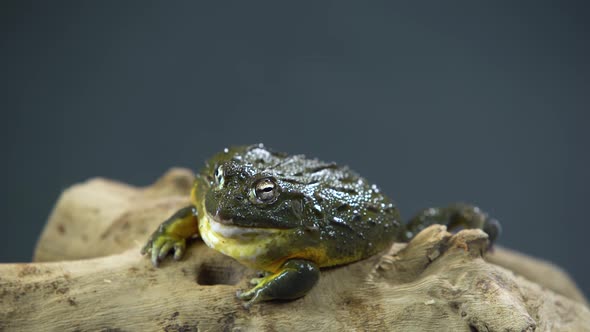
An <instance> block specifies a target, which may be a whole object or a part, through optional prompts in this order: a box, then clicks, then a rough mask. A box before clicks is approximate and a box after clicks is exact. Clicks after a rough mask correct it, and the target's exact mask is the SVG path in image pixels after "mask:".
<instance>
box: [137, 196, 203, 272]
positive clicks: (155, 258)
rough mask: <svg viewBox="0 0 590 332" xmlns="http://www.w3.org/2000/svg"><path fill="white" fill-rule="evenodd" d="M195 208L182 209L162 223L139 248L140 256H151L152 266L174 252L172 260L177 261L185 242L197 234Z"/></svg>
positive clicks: (182, 252) (182, 251)
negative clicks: (170, 252)
mask: <svg viewBox="0 0 590 332" xmlns="http://www.w3.org/2000/svg"><path fill="white" fill-rule="evenodd" d="M198 226H199V224H198V221H197V208H195V207H194V206H192V205H190V206H187V207H184V208H182V209H180V210H178V211H176V213H174V214H173V215H172V216H171V217H170V218H168V219H167V220H166V221H164V222H163V223H162V224H161V225H160V226H159V227H158V229H156V231H155V232H154V233H153V234H152V235H151V236H150V238H149V239H148V241H147V243H146V244H145V245H144V246H143V248H141V254H142V255H145V254H148V256H151V260H152V264H153V265H154V266H158V262H159V261H161V260H162V259H164V257H166V255H167V254H168V252H169V251H170V250H172V249H173V250H174V259H175V260H178V259H180V258H181V257H182V255H183V254H184V250H185V248H186V240H187V239H188V238H191V237H193V236H194V235H197V234H199V227H198Z"/></svg>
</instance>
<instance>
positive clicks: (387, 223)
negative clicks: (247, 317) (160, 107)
mask: <svg viewBox="0 0 590 332" xmlns="http://www.w3.org/2000/svg"><path fill="white" fill-rule="evenodd" d="M435 223H438V224H445V225H447V226H448V227H449V228H456V227H465V228H480V229H483V230H484V231H485V232H486V233H487V234H488V235H489V238H490V243H493V241H494V240H495V238H496V237H497V235H498V234H499V232H500V225H499V223H498V222H497V221H496V220H495V219H492V218H489V217H488V216H487V215H486V214H485V213H483V212H482V211H480V210H479V209H478V208H476V207H474V206H471V205H467V204H454V205H451V206H448V207H444V208H430V209H426V210H424V211H422V212H420V213H419V214H418V215H417V216H416V217H414V218H413V219H411V220H410V221H409V222H408V223H407V224H402V223H401V222H400V215H399V212H398V209H397V207H396V206H395V205H394V204H393V203H392V202H391V200H390V199H389V198H387V197H386V196H385V195H383V193H382V192H381V191H380V190H379V189H378V188H377V187H376V186H375V185H372V184H370V183H369V182H367V180H365V179H364V178H362V177H360V176H359V175H358V174H356V173H355V172H354V171H352V170H350V169H349V168H348V167H344V166H338V165H337V164H335V163H328V162H323V161H320V160H317V159H309V158H306V157H305V156H303V155H287V154H284V153H278V152H274V151H271V150H269V149H267V148H265V147H264V146H263V145H262V144H259V145H252V146H241V147H233V148H230V149H225V150H224V151H223V152H220V153H218V154H217V155H215V156H214V157H213V158H211V159H210V160H209V161H208V162H207V163H206V166H205V167H204V168H203V170H202V171H201V172H200V173H199V174H198V175H197V176H196V179H195V182H194V185H193V188H192V190H191V205H190V206H187V207H185V208H182V209H180V210H179V211H178V212H176V213H175V214H174V215H172V216H171V217H170V218H169V219H168V220H166V221H165V222H164V223H162V224H161V225H160V226H159V227H158V229H157V230H156V231H155V232H154V233H153V234H152V236H151V237H150V238H149V240H148V241H147V243H146V245H145V246H144V247H143V248H142V250H141V252H142V254H148V255H149V256H150V257H151V260H152V263H153V264H154V265H155V266H157V265H158V262H159V261H160V260H162V259H163V258H164V257H165V256H166V255H167V254H168V253H169V252H170V251H173V252H174V258H175V259H180V258H181V256H182V255H183V252H184V251H185V248H186V241H187V239H189V238H192V237H196V236H200V238H201V239H203V241H204V242H205V243H206V244H207V245H208V246H209V247H211V248H213V249H215V250H217V251H219V252H221V253H223V254H225V255H228V256H231V257H233V258H234V259H236V260H237V261H239V262H240V263H242V264H244V265H246V266H248V267H250V268H253V269H257V270H262V271H265V272H266V276H264V277H262V278H255V279H253V280H252V282H253V284H255V286H254V287H253V288H252V289H250V290H247V291H245V292H238V297H239V298H240V299H242V300H244V301H247V302H246V303H245V304H246V306H249V305H251V304H253V303H256V302H259V301H265V300H272V299H295V298H298V297H301V296H303V295H305V294H306V293H307V292H309V291H310V290H311V289H312V287H313V286H314V285H315V284H316V283H317V281H318V279H319V276H320V268H324V267H330V266H336V265H342V264H347V263H351V262H355V261H358V260H361V259H364V258H367V257H369V256H372V255H374V254H376V253H379V252H381V251H383V250H385V249H387V248H388V247H390V246H391V244H392V243H393V242H395V241H403V242H405V241H408V240H409V239H411V238H412V237H413V236H414V234H416V233H417V232H419V231H420V230H421V229H423V228H424V227H426V226H428V225H431V224H435Z"/></svg>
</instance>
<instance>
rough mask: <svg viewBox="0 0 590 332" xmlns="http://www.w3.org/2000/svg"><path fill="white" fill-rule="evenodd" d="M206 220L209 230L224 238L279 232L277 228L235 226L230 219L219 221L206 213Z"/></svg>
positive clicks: (216, 217) (219, 219)
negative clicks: (207, 220)
mask: <svg viewBox="0 0 590 332" xmlns="http://www.w3.org/2000/svg"><path fill="white" fill-rule="evenodd" d="M207 219H209V225H210V227H211V230H212V231H213V232H215V233H217V234H219V235H221V236H223V237H226V238H232V237H237V236H244V235H260V234H272V233H276V232H279V231H280V230H281V229H279V228H262V227H248V226H238V225H235V224H234V223H233V220H231V219H221V218H219V217H218V216H214V215H212V214H210V213H209V212H207Z"/></svg>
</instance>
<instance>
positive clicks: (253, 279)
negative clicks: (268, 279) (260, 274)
mask: <svg viewBox="0 0 590 332" xmlns="http://www.w3.org/2000/svg"><path fill="white" fill-rule="evenodd" d="M262 279H264V278H252V279H250V284H251V285H258V284H259V283H260V282H261V281H262Z"/></svg>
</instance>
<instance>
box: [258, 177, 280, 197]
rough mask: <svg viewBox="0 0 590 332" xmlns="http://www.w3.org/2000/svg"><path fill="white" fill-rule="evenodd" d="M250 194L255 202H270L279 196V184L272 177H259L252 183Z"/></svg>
mask: <svg viewBox="0 0 590 332" xmlns="http://www.w3.org/2000/svg"><path fill="white" fill-rule="evenodd" d="M252 194H253V195H252V196H254V197H252V198H255V202H257V203H272V202H274V201H275V200H276V198H277V197H278V196H279V186H278V185H277V184H276V182H275V180H273V179H272V178H264V179H260V180H258V181H256V182H255V183H254V187H253V188H252Z"/></svg>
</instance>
